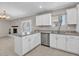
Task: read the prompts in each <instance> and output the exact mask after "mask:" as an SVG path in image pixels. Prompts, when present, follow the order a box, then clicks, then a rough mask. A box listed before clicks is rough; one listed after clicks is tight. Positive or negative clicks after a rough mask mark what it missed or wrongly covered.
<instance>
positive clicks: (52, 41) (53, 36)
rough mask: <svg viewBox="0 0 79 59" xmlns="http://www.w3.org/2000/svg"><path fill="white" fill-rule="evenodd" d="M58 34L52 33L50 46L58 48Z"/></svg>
mask: <svg viewBox="0 0 79 59" xmlns="http://www.w3.org/2000/svg"><path fill="white" fill-rule="evenodd" d="M56 36H57V35H56V34H50V47H53V48H56V39H57V37H56Z"/></svg>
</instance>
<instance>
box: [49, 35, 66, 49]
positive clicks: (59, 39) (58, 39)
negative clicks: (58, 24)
mask: <svg viewBox="0 0 79 59" xmlns="http://www.w3.org/2000/svg"><path fill="white" fill-rule="evenodd" d="M50 47H53V48H58V49H62V50H64V49H66V38H65V35H58V34H50Z"/></svg>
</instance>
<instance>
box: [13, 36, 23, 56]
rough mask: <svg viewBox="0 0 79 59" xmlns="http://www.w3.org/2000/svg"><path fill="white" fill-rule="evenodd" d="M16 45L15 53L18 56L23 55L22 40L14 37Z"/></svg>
mask: <svg viewBox="0 0 79 59" xmlns="http://www.w3.org/2000/svg"><path fill="white" fill-rule="evenodd" d="M14 41H15V42H14V43H15V46H14V47H15V52H16V53H17V54H18V55H23V54H22V39H21V38H20V37H16V36H14Z"/></svg>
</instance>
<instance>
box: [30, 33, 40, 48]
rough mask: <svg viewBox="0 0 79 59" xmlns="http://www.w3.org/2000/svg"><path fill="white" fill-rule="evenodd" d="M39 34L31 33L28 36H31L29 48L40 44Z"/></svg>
mask: <svg viewBox="0 0 79 59" xmlns="http://www.w3.org/2000/svg"><path fill="white" fill-rule="evenodd" d="M40 36H41V35H40V33H37V34H33V35H31V36H30V38H31V40H30V46H31V49H33V48H34V47H36V46H37V45H38V44H41V37H40Z"/></svg>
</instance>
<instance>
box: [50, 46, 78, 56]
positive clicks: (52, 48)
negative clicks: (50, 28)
mask: <svg viewBox="0 0 79 59" xmlns="http://www.w3.org/2000/svg"><path fill="white" fill-rule="evenodd" d="M50 48H51V49H56V50H59V51H63V52H66V53H70V54H74V55H76V56H79V54H76V53H73V52H69V51H65V50H61V49H57V48H53V47H50Z"/></svg>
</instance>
